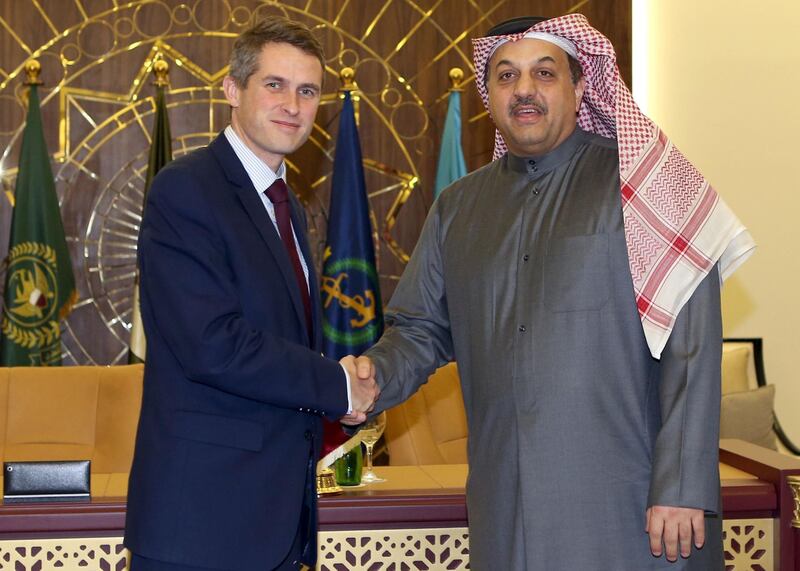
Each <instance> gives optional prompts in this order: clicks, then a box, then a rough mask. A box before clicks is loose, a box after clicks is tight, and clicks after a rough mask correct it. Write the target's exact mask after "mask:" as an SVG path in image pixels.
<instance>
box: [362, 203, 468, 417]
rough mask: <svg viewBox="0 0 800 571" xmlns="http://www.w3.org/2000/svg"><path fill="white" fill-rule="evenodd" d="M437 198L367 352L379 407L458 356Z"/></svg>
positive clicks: (405, 394) (409, 392) (414, 387)
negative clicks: (375, 340)
mask: <svg viewBox="0 0 800 571" xmlns="http://www.w3.org/2000/svg"><path fill="white" fill-rule="evenodd" d="M440 203H441V200H439V201H437V202H436V203H435V204H434V206H433V208H432V209H431V212H430V213H429V214H428V218H427V219H426V220H425V225H424V226H423V228H422V234H421V235H420V238H419V241H418V242H417V246H416V248H415V250H414V253H413V255H412V256H411V260H410V261H409V263H408V266H407V267H406V269H405V271H404V272H403V276H402V277H401V278H400V282H399V283H398V285H397V289H396V290H395V292H394V295H393V296H392V301H391V303H390V304H389V306H388V308H387V310H386V315H385V317H386V330H385V331H384V334H383V336H382V337H381V339H380V341H378V343H377V344H375V345H374V346H373V347H372V348H371V349H369V350H368V351H367V352H366V355H367V356H368V357H369V358H370V359H372V361H373V362H374V363H375V368H376V371H377V380H378V385H379V386H380V389H381V396H380V399H379V400H378V402H377V404H376V408H375V412H380V411H381V410H385V409H387V408H391V407H393V406H395V405H397V404H399V403H401V402H403V401H404V400H406V399H407V398H408V397H410V396H411V395H412V394H414V392H415V391H416V390H417V389H418V388H419V387H420V386H421V385H422V384H424V383H425V382H427V380H428V376H429V375H430V374H431V373H432V372H433V371H434V370H436V369H437V368H438V367H440V366H441V365H443V364H445V363H447V362H448V361H450V360H452V358H453V341H452V338H451V336H450V321H449V317H448V312H447V299H446V296H445V284H444V276H443V268H442V255H441V245H440V244H441V237H440V217H439V209H438V206H439V205H440Z"/></svg>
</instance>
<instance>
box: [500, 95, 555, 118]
mask: <svg viewBox="0 0 800 571" xmlns="http://www.w3.org/2000/svg"><path fill="white" fill-rule="evenodd" d="M523 106H524V107H533V108H534V109H536V110H537V111H538V112H539V113H541V114H542V115H545V114H547V111H548V109H547V104H546V103H544V102H541V101H536V100H535V99H534V98H533V95H528V96H526V97H517V98H516V99H515V100H514V102H513V103H512V104H511V105H510V106H509V108H508V112H509V113H511V114H513V113H515V112H516V111H517V109H519V108H520V107H523Z"/></svg>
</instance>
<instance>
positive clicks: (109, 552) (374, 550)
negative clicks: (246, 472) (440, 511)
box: [0, 519, 777, 571]
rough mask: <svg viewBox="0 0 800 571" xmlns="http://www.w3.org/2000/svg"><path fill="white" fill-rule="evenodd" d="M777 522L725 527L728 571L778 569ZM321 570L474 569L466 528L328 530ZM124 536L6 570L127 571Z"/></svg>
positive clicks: (77, 541) (322, 539) (50, 546)
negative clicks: (470, 559)
mask: <svg viewBox="0 0 800 571" xmlns="http://www.w3.org/2000/svg"><path fill="white" fill-rule="evenodd" d="M775 530H776V524H775V520H772V519H751V520H726V521H725V522H724V523H723V536H724V541H723V546H724V549H725V571H774V570H775V569H776V565H775V557H774V556H775V553H776V545H777V537H776V533H775ZM318 545H319V548H318V556H317V570H318V571H343V570H348V571H351V570H356V569H369V570H371V571H384V570H385V571H391V570H392V569H395V570H399V569H417V570H420V571H443V570H445V569H454V570H461V569H469V533H468V530H467V529H466V528H433V529H391V530H372V531H323V532H320V534H319V540H318ZM126 568H127V551H126V550H125V548H124V547H123V546H122V538H121V537H108V538H66V539H30V540H14V541H0V571H2V570H5V569H8V570H14V571H46V570H48V569H59V570H61V571H124V570H125V569H126Z"/></svg>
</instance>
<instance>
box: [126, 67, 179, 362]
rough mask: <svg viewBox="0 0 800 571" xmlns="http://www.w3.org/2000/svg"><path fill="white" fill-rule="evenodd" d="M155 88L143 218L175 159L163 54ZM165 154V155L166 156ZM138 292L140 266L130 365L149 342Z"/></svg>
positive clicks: (142, 355) (143, 353) (155, 69)
mask: <svg viewBox="0 0 800 571" xmlns="http://www.w3.org/2000/svg"><path fill="white" fill-rule="evenodd" d="M153 75H154V76H155V80H153V85H155V87H156V103H155V106H156V111H155V118H154V120H153V137H152V138H153V140H152V141H151V144H150V156H149V157H148V161H147V173H146V175H145V185H144V197H145V199H144V200H143V202H142V216H144V208H145V203H146V202H147V192H148V191H149V190H150V184H151V183H152V182H153V178H154V177H155V176H156V174H158V171H159V170H161V168H162V167H164V165H165V164H166V163H167V162H169V161H170V160H171V159H172V152H171V147H172V141H171V135H169V117H168V116H167V115H166V113H167V109H166V102H165V101H164V90H165V89H166V88H167V87H168V86H169V63H168V62H167V61H166V60H165V59H164V58H163V56H162V55H161V53H158V54H157V55H156V56H155V61H154V62H153ZM162 113H163V114H164V123H165V124H166V135H169V136H168V137H167V138H168V139H170V140H168V141H163V140H161V138H160V134H164V133H161V131H160V129H163V127H164V124H161V123H160V122H159V118H160V117H161V114H162ZM158 141H161V142H162V143H163V144H165V145H167V150H166V151H165V149H164V148H163V147H160V146H159V144H158ZM165 152H166V156H164V153H165ZM140 299H141V296H140V293H139V268H138V264H137V268H136V277H135V278H134V287H133V316H132V317H131V337H130V342H129V344H128V345H129V350H128V364H131V365H132V364H136V363H143V362H144V360H145V358H146V356H147V339H146V338H145V334H144V324H143V323H142V313H141V305H140Z"/></svg>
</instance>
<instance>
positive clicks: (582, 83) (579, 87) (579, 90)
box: [575, 76, 586, 113]
mask: <svg viewBox="0 0 800 571" xmlns="http://www.w3.org/2000/svg"><path fill="white" fill-rule="evenodd" d="M584 91H586V78H585V77H583V76H581V78H580V79H579V80H578V83H576V84H575V113H577V112H578V111H579V110H580V108H581V101H583V92H584Z"/></svg>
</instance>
